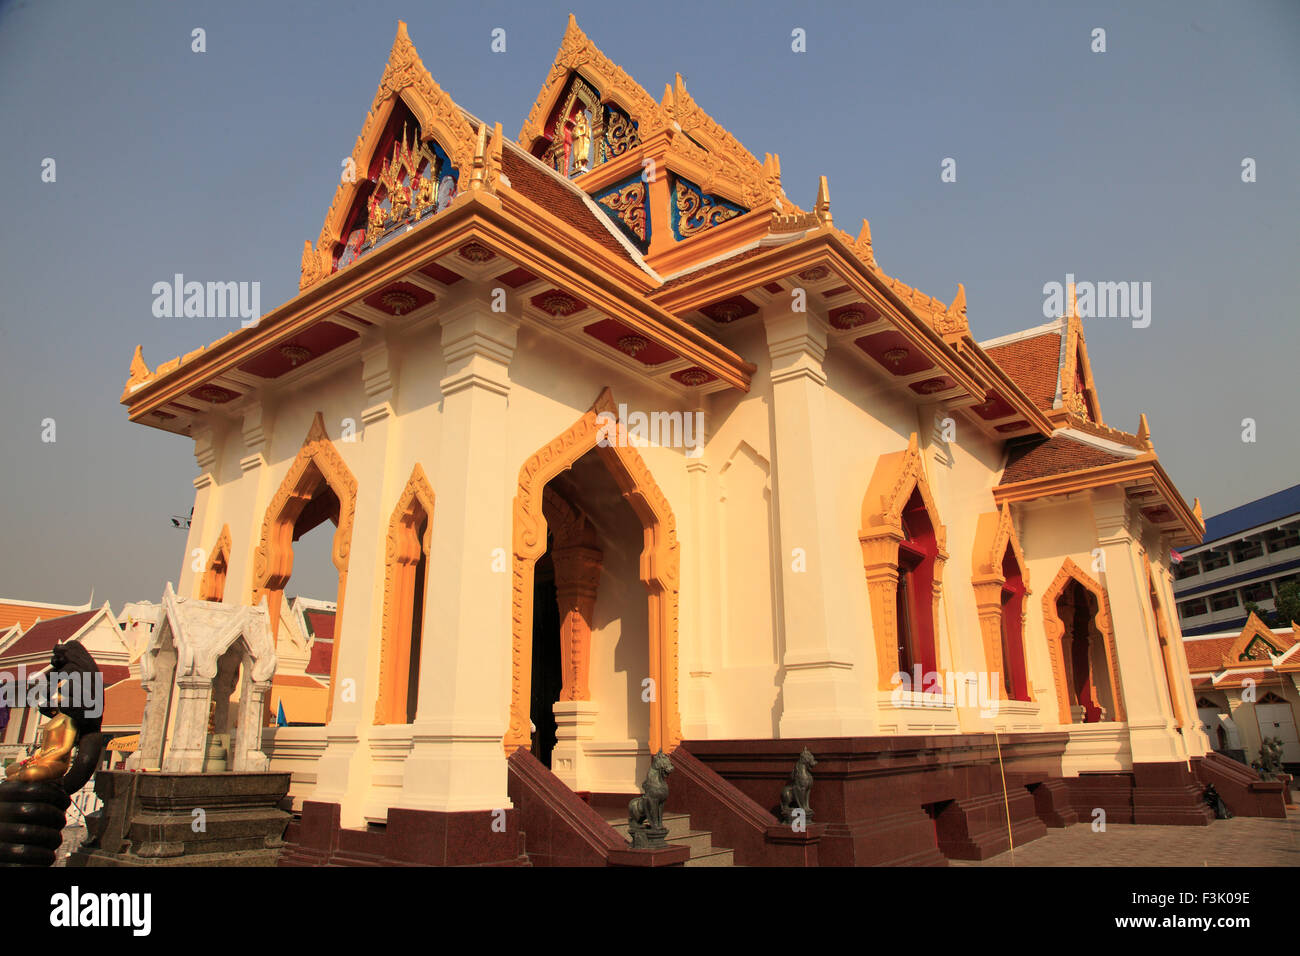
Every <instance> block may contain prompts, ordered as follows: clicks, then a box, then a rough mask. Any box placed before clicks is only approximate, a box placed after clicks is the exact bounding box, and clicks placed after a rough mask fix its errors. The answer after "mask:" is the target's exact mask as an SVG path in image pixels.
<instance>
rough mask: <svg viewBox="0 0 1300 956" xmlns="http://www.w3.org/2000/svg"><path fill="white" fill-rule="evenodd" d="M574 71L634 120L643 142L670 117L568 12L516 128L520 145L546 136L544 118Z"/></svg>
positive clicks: (545, 118)
mask: <svg viewBox="0 0 1300 956" xmlns="http://www.w3.org/2000/svg"><path fill="white" fill-rule="evenodd" d="M572 72H577V73H578V75H579V76H580V77H581V78H582V79H583V80H585V81H586V82H587V83H588V84H590V85H591V86H592V87H594V88H595V89H596V90H598V91H599V92H600V95H601V98H602V99H603V100H604V101H607V102H612V103H614V104H615V105H616V106H618V107H619V109H621V110H623V112H625V113H627V114H628V115H629V116H631V117H632V119H634V120H635V121H636V122H637V124H638V126H639V128H640V136H641V140H642V142H644V141H645V140H646V139H647V138H648V137H649V136H650V135H652V133H653V132H655V131H657V130H659V129H662V128H663V127H665V126H667V125H668V124H669V122H670V121H669V118H668V117H667V116H666V115H665V113H664V111H663V109H662V108H661V107H660V105H659V104H658V103H656V102H655V100H654V97H652V96H651V95H650V94H649V93H647V92H646V91H645V90H643V89H642V88H641V86H640V85H639V84H638V83H637V82H636V81H635V80H633V79H632V77H630V76H628V75H627V73H625V72H624V71H623V69H622V67H620V66H619V65H618V64H617V63H614V62H613V61H612V60H610V59H609V57H607V56H605V54H603V53H601V52H600V50H598V49H597V48H596V45H595V44H594V43H592V42H591V40H590V39H588V38H587V35H586V34H585V33H583V32H582V30H581V29H580V28H579V27H578V21H577V20H576V19H575V18H574V16H573V14H569V24H568V26H567V27H566V28H565V31H564V38H563V39H562V40H561V41H560V48H559V50H558V51H557V52H556V54H555V60H554V61H553V63H552V65H551V71H550V73H549V74H547V77H546V82H545V84H543V86H542V89H541V92H540V93H538V94H537V99H536V101H534V103H533V108H532V109H531V110H530V111H529V113H528V119H526V120H524V125H523V127H522V128H521V129H520V130H519V139H518V142H519V145H520V146H522V147H523V148H524V149H526V150H530V151H531V150H532V147H533V143H535V142H536V141H537V140H538V139H539V138H542V137H544V136H545V135H546V133H545V126H546V121H547V120H548V119H549V118H550V114H551V110H552V109H554V107H555V104H556V101H557V100H558V99H559V97H560V94H561V93H562V92H563V91H564V87H565V84H566V83H567V82H568V78H569V74H570V73H572Z"/></svg>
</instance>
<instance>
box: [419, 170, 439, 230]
mask: <svg viewBox="0 0 1300 956" xmlns="http://www.w3.org/2000/svg"><path fill="white" fill-rule="evenodd" d="M437 202H438V181H437V180H436V179H434V177H433V175H432V170H430V172H429V173H426V174H425V175H423V176H421V177H420V188H419V191H418V192H416V194H415V216H416V218H417V219H418V218H419V217H421V216H423V215H424V214H425V213H426V212H427V211H428V210H430V209H432V208H433V207H434V206H435V205H436V204H437Z"/></svg>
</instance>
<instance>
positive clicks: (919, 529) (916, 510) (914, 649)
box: [897, 491, 938, 689]
mask: <svg viewBox="0 0 1300 956" xmlns="http://www.w3.org/2000/svg"><path fill="white" fill-rule="evenodd" d="M937 555H938V546H937V544H936V542H935V537H934V525H933V524H932V523H931V521H930V516H929V515H928V514H926V511H925V502H924V501H922V500H921V493H920V492H919V491H913V492H912V497H911V498H909V499H908V502H907V507H905V508H904V509H903V540H902V541H900V542H899V543H898V600H897V607H898V669H899V671H900V672H902V673H905V674H910V673H912V672H913V671H914V670H915V668H916V666H917V665H918V664H919V665H920V666H921V674H922V676H923V679H924V675H926V674H930V673H933V672H935V671H937V670H938V660H937V657H938V655H937V654H936V653H935V642H934V613H933V607H932V601H931V597H932V595H933V593H934V561H935V557H936V556H937ZM915 689H920V688H915Z"/></svg>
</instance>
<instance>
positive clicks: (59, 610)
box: [0, 601, 73, 632]
mask: <svg viewBox="0 0 1300 956" xmlns="http://www.w3.org/2000/svg"><path fill="white" fill-rule="evenodd" d="M72 612H73V609H70V608H66V607H47V606H45V605H27V604H11V603H10V602H8V601H0V632H3V631H7V630H9V627H10V625H12V624H18V625H20V626H21V627H22V628H23V629H24V630H25V629H27V628H29V627H31V626H32V625H33V624H35V623H36V619H37V618H38V617H39V618H41V619H42V620H46V621H49V620H53V619H54V618H56V617H66V616H67V615H69V614H71V613H72Z"/></svg>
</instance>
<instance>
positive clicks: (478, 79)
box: [0, 0, 1300, 606]
mask: <svg viewBox="0 0 1300 956" xmlns="http://www.w3.org/2000/svg"><path fill="white" fill-rule="evenodd" d="M570 11H572V12H573V13H575V14H576V15H577V17H578V21H579V23H580V24H581V25H582V27H583V29H584V30H586V32H587V33H588V35H590V36H591V37H592V39H593V40H594V41H595V42H596V43H597V44H598V45H599V46H600V47H601V48H602V49H603V51H604V52H605V53H606V54H607V55H608V56H609V57H610V58H611V59H613V60H614V61H615V62H617V63H619V64H620V65H621V66H623V68H624V69H626V70H627V71H628V72H629V73H630V74H631V75H632V77H633V78H634V79H636V80H637V81H638V82H640V83H641V84H642V85H643V86H644V87H645V88H646V89H647V90H649V91H650V92H651V94H652V95H654V96H656V97H658V96H659V95H660V94H661V93H662V91H663V86H664V83H665V82H668V81H671V80H672V78H673V74H674V72H678V71H680V72H681V73H682V75H683V77H684V78H685V81H686V84H687V86H688V88H689V89H690V91H691V93H692V95H693V96H694V97H695V99H696V100H697V102H699V104H700V105H701V106H702V107H703V108H704V109H706V110H707V111H708V112H709V113H711V114H712V115H713V116H714V118H715V119H717V120H718V121H719V122H720V123H721V124H722V125H723V126H725V127H727V128H728V129H729V130H731V131H732V132H733V133H734V134H735V135H736V136H737V137H738V138H739V139H740V140H741V141H742V142H743V143H744V144H745V145H746V146H747V147H749V148H750V149H751V150H752V151H754V152H756V153H757V154H758V155H759V156H760V157H761V156H762V154H763V153H764V152H769V151H770V152H776V153H779V154H780V156H781V165H782V173H783V178H784V184H785V188H786V191H787V192H788V193H789V194H790V196H791V197H792V198H793V199H794V200H795V201H796V202H798V203H800V204H801V205H803V206H804V207H805V208H811V205H812V202H813V198H814V194H815V190H816V184H817V177H818V176H819V175H825V176H827V177H828V178H829V181H830V190H831V204H832V211H833V213H834V215H835V217H836V222H837V223H838V224H839V225H841V226H842V227H844V228H846V229H848V230H849V231H850V232H851V233H855V234H856V232H857V228H858V224H859V223H860V221H861V219H862V217H864V216H866V217H869V218H870V220H871V224H872V233H873V238H874V242H875V251H876V255H877V258H878V260H879V262H880V264H881V266H882V267H883V268H884V269H885V270H886V271H888V272H889V273H891V274H893V275H896V276H898V277H899V278H901V279H903V280H905V281H907V282H909V283H911V284H912V285H915V286H918V287H919V288H921V289H923V290H924V291H926V292H928V293H930V294H932V295H935V296H937V297H938V298H941V299H943V300H944V301H950V300H951V299H952V296H953V294H954V293H955V291H956V287H957V283H958V282H963V283H965V285H966V292H967V300H968V305H969V315H970V321H971V326H972V329H973V330H974V332H975V334H976V336H977V337H979V338H988V337H992V336H996V335H1001V334H1004V333H1007V332H1011V331H1014V330H1016V329H1020V328H1026V327H1028V326H1031V325H1036V324H1039V323H1041V322H1043V321H1044V318H1043V313H1042V306H1043V285H1044V283H1047V282H1051V281H1058V282H1063V281H1064V279H1065V276H1066V274H1067V273H1074V274H1075V275H1076V276H1077V277H1078V278H1079V279H1080V280H1092V281H1129V280H1133V281H1147V282H1150V283H1151V284H1152V301H1151V307H1152V315H1151V317H1152V322H1151V325H1150V327H1149V328H1145V329H1135V328H1133V327H1132V326H1131V323H1129V322H1128V321H1126V320H1122V319H1093V320H1089V321H1088V322H1086V323H1085V331H1086V334H1087V336H1088V344H1089V349H1090V354H1091V356H1092V362H1093V369H1094V372H1095V375H1096V378H1097V384H1098V387H1099V389H1100V392H1101V399H1102V412H1103V415H1104V416H1105V418H1106V420H1107V421H1108V422H1109V423H1111V424H1114V425H1116V426H1118V427H1122V428H1125V429H1128V430H1133V429H1135V428H1136V426H1137V418H1138V413H1139V412H1146V413H1147V416H1148V418H1149V420H1150V423H1151V428H1152V433H1153V438H1154V440H1155V444H1156V449H1157V451H1158V452H1159V453H1160V455H1161V459H1162V461H1163V462H1164V464H1165V466H1166V468H1167V469H1168V470H1169V472H1170V474H1171V475H1172V476H1173V478H1174V480H1175V481H1176V482H1177V483H1178V485H1179V487H1180V488H1181V490H1182V491H1183V492H1184V494H1186V495H1187V496H1188V498H1189V499H1190V498H1191V497H1192V496H1194V495H1198V496H1200V498H1201V500H1202V502H1203V503H1204V505H1205V509H1206V513H1207V514H1213V513H1214V512H1216V511H1221V510H1225V509H1227V508H1230V507H1232V506H1234V505H1237V504H1240V503H1242V502H1243V501H1247V500H1249V499H1251V498H1255V497H1258V496H1261V495H1264V494H1267V493H1269V492H1271V491H1274V490H1277V489H1279V488H1282V487H1285V486H1287V485H1291V484H1294V483H1295V482H1296V481H1297V480H1298V473H1300V449H1297V436H1298V433H1300V429H1297V427H1296V426H1295V424H1294V414H1295V402H1296V396H1297V388H1296V385H1295V381H1296V357H1297V354H1300V349H1297V346H1298V345H1300V331H1297V329H1298V328H1300V317H1298V316H1297V309H1296V302H1297V301H1298V296H1297V292H1300V288H1297V286H1298V285H1300V279H1298V276H1300V270H1298V269H1297V268H1296V261H1297V253H1300V178H1298V176H1297V173H1298V172H1300V163H1298V162H1297V158H1298V157H1300V123H1297V120H1296V117H1297V116H1300V58H1298V57H1296V55H1295V52H1294V51H1295V50H1296V49H1297V48H1300V5H1297V4H1296V3H1294V2H1239V3H1234V4H1222V3H1201V2H1194V0H1186V2H1167V3H1142V4H1132V3H1114V4H1108V3H1099V4H1088V5H1086V6H1084V5H1080V6H1074V5H1069V4H1056V3H1053V4H1043V3H974V2H933V3H912V4H899V3H879V4H876V3H844V4H827V3H821V4H819V3H811V4H792V3H773V2H754V3H743V4H741V3H735V4H723V3H708V2H699V0H696V2H691V3H678V2H672V0H665V2H661V3H657V4H650V5H646V4H615V3H572V2H569V3H564V4H555V3H550V2H545V0H537V2H532V3H529V4H526V5H523V4H520V5H517V6H516V5H513V4H500V3H486V4H478V5H471V4H463V3H459V4H447V3H431V2H424V3H407V4H400V3H388V2H374V3H364V4H361V3H330V2H327V0H318V2H311V3H245V2H226V3H220V4H217V3H210V2H202V3H162V2H158V3H147V2H139V3H114V4H101V3H65V2H59V0H45V2H41V3H31V2H17V3H15V2H9V3H6V4H3V5H2V6H0V129H3V131H4V137H3V141H4V145H3V148H2V149H0V208H3V209H4V210H5V212H6V214H7V216H8V219H9V222H10V228H9V229H7V230H5V231H4V232H3V234H0V288H2V289H3V293H2V294H0V408H3V409H4V413H3V414H2V415H0V448H3V449H4V451H5V455H4V458H5V468H4V479H3V485H2V487H3V492H2V493H0V539H2V540H3V542H4V547H3V548H0V595H3V596H6V597H17V598H23V599H30V600H47V601H58V602H69V603H71V602H81V601H84V600H85V599H86V598H87V596H88V594H89V592H90V589H91V587H92V586H93V587H94V588H95V594H96V600H97V601H99V600H102V599H104V598H108V599H111V600H112V601H113V603H114V605H115V606H117V605H119V604H120V603H121V602H122V601H125V600H137V599H151V600H157V599H158V596H159V595H160V594H161V593H162V588H163V582H164V581H165V580H167V579H171V580H173V581H174V580H175V579H176V577H177V574H178V571H179V568H180V565H181V561H182V558H183V551H184V545H185V540H184V536H183V533H182V532H179V531H175V530H173V529H172V528H171V526H170V523H169V521H168V516H169V515H171V514H173V513H176V514H184V513H187V512H188V510H189V508H190V505H191V504H192V501H193V488H192V485H191V481H192V479H193V477H194V476H195V474H196V473H197V468H196V466H195V463H194V459H193V456H192V449H193V446H192V443H191V442H189V441H188V440H186V439H183V438H180V437H177V436H172V435H169V434H165V433H162V432H158V431H156V430H153V429H149V428H144V427H141V426H136V425H130V424H129V423H128V422H127V420H126V414H125V410H124V409H123V408H122V407H121V406H120V405H119V404H118V396H119V395H120V394H121V390H122V385H123V382H124V380H125V378H126V373H127V366H128V364H129V361H130V356H131V351H132V349H133V348H134V346H135V345H136V343H143V345H144V350H145V357H146V359H147V360H148V361H149V363H150V365H151V366H152V365H156V364H157V363H158V362H160V361H163V360H165V359H169V358H171V357H172V356H174V355H178V354H181V353H184V352H187V351H189V350H191V349H194V348H196V347H197V346H199V345H201V344H206V343H207V342H210V341H213V340H215V339H217V338H219V337H220V336H221V335H224V334H225V333H226V332H227V331H229V330H230V329H231V328H233V327H234V325H235V321H236V320H220V319H158V318H155V317H154V316H153V314H152V312H151V304H152V301H153V296H152V294H151V287H152V285H153V283H155V282H157V281H160V280H169V279H170V277H171V276H172V275H173V274H174V273H177V272H180V273H183V274H185V275H186V277H187V278H190V277H192V278H196V279H200V280H242V281H258V282H260V283H261V289H262V308H263V310H264V311H265V310H269V309H270V308H272V307H274V306H275V305H277V304H278V303H280V302H283V301H284V300H286V299H288V298H290V297H292V296H293V295H294V294H295V293H296V292H297V279H298V269H299V260H300V256H301V251H302V242H303V240H304V239H308V238H310V239H313V240H314V239H315V237H316V235H317V233H318V232H319V230H320V224H321V221H322V219H323V217H324V214H325V211H326V209H327V208H328V206H329V203H330V200H331V198H332V196H333V193H334V187H335V184H336V183H337V181H338V177H339V172H340V168H341V167H340V163H341V161H342V159H343V157H345V156H347V155H348V154H349V153H350V152H351V149H352V145H353V143H354V142H355V140H356V136H357V133H358V132H359V130H360V128H361V124H362V122H363V120H364V118H365V114H366V110H367V109H368V108H369V105H370V102H371V99H372V98H373V96H374V91H375V87H376V86H377V84H378V81H379V78H380V75H381V73H382V71H383V66H384V62H385V59H386V57H387V54H388V50H389V47H390V45H391V43H392V38H393V34H394V32H395V30H396V25H397V21H398V20H399V19H404V20H406V21H407V23H408V24H409V28H410V34H411V38H412V40H413V41H414V42H415V44H416V46H417V48H418V49H419V50H420V53H421V56H422V58H423V60H424V63H425V65H426V66H427V67H428V68H429V70H430V71H431V72H432V74H433V76H434V78H435V79H436V80H437V81H438V82H439V84H441V85H442V86H443V88H444V89H446V90H447V91H448V92H449V93H450V94H451V95H452V96H453V97H454V98H455V99H456V100H457V101H458V102H460V103H461V104H462V105H464V106H465V107H466V108H467V109H469V110H471V111H472V112H474V113H475V114H476V115H478V116H479V117H481V118H483V119H485V120H487V121H489V122H492V121H494V120H500V121H501V122H502V124H503V126H504V127H505V129H506V130H507V132H509V133H510V134H511V135H513V134H514V133H516V132H517V131H518V129H519V127H520V125H521V124H522V122H523V119H524V118H525V116H526V115H527V113H528V110H529V108H530V107H531V105H532V102H533V99H534V97H535V96H536V94H537V91H538V89H539V88H540V86H541V84H542V82H543V80H544V79H545V76H546V72H547V70H548V68H549V66H550V64H551V61H552V59H553V57H554V54H555V50H556V47H557V46H558V44H559V41H560V38H561V36H562V35H563V32H564V27H565V21H566V17H567V15H568V13H569V12H570ZM196 27H201V28H203V29H204V30H205V31H206V44H207V50H206V52H204V53H201V54H200V53H194V52H192V51H191V31H192V30H193V29H194V28H196ZM498 27H500V28H503V29H505V30H506V42H507V49H506V52H505V53H504V54H494V53H492V52H491V50H490V43H491V33H492V30H493V29H494V28H498ZM796 27H798V28H802V29H803V30H805V31H806V35H807V52H806V53H802V54H799V53H794V52H792V50H791V31H792V30H793V29H795V28H796ZM1097 27H1101V28H1103V29H1105V30H1106V46H1107V49H1106V52H1105V53H1093V52H1092V51H1091V49H1090V44H1091V33H1092V30H1093V29H1094V28H1097ZM47 157H52V158H54V159H55V161H56V163H57V166H56V170H57V180H56V181H55V182H53V183H44V182H42V181H41V168H42V161H43V160H44V159H45V158H47ZM947 157H951V158H953V159H955V160H956V163H957V181H956V182H954V183H943V182H941V181H940V175H939V174H940V164H941V162H942V161H943V160H944V159H945V158H947ZM1244 157H1251V158H1253V159H1254V160H1255V161H1256V163H1257V170H1258V180H1257V182H1255V183H1250V184H1247V183H1243V182H1242V181H1241V162H1242V159H1243V158H1244ZM46 418H53V419H54V420H55V422H56V429H57V430H56V441H55V442H54V443H52V444H51V443H45V442H42V440H41V431H42V429H41V422H42V421H43V420H44V419H46ZM1244 418H1253V419H1255V420H1256V422H1257V430H1258V431H1257V438H1258V440H1257V441H1256V442H1254V443H1244V442H1243V441H1242V440H1241V435H1242V425H1241V422H1242V419H1244ZM322 550H323V548H322ZM322 568H323V563H322ZM303 570H304V572H305V569H303ZM295 579H296V580H298V581H299V583H301V582H302V576H300V575H297V574H296V575H295ZM322 579H323V580H328V575H327V573H326V574H324V575H323V578H322Z"/></svg>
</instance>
